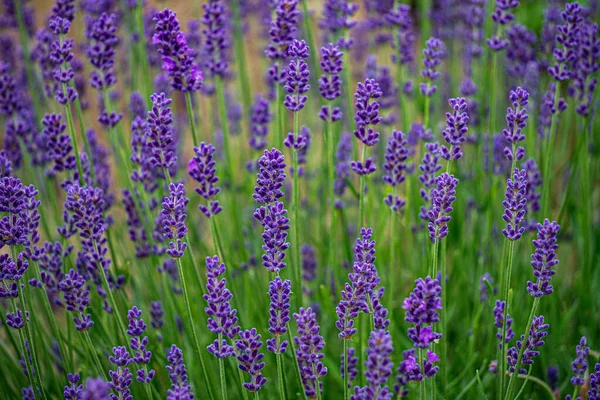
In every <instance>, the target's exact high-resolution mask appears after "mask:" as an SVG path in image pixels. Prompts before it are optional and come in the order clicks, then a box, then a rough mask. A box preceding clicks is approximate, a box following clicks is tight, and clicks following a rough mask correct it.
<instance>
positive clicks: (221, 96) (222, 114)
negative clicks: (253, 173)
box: [190, 76, 233, 186]
mask: <svg viewBox="0 0 600 400" xmlns="http://www.w3.org/2000/svg"><path fill="white" fill-rule="evenodd" d="M215 92H216V93H217V102H218V103H219V118H220V120H221V130H222V131H223V152H224V153H225V173H226V174H227V177H228V178H229V180H230V181H233V170H232V163H233V159H232V158H231V152H230V149H229V121H228V119H227V107H226V105H225V92H224V90H223V78H222V77H220V76H215ZM190 115H191V114H190ZM232 186H233V185H232Z"/></svg>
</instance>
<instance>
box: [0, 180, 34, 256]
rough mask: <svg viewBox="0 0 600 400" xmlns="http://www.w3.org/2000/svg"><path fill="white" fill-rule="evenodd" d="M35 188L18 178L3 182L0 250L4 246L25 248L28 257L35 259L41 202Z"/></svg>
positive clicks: (0, 206)
mask: <svg viewBox="0 0 600 400" xmlns="http://www.w3.org/2000/svg"><path fill="white" fill-rule="evenodd" d="M37 194H38V191H37V190H36V189H35V187H34V186H33V185H29V186H25V185H23V184H22V183H21V180H19V178H13V177H4V178H0V212H2V213H3V215H4V216H3V217H2V218H1V219H0V248H2V247H4V246H5V245H8V246H18V245H23V246H25V247H26V250H27V252H26V254H27V255H33V256H35V254H33V253H35V247H32V245H34V244H35V243H37V242H38V240H39V234H38V230H37V228H38V226H39V224H40V215H39V213H38V211H37V209H38V207H39V205H40V204H41V202H40V201H39V200H37V198H36V196H37Z"/></svg>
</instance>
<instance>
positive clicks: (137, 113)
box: [129, 92, 148, 121]
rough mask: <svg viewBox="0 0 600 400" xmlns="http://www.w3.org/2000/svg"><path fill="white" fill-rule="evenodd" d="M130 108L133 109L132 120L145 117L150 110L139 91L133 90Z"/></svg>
mask: <svg viewBox="0 0 600 400" xmlns="http://www.w3.org/2000/svg"><path fill="white" fill-rule="evenodd" d="M129 110H130V111H131V120H132V121H133V120H135V119H136V118H138V117H139V118H142V119H143V118H144V117H145V116H146V113H147V112H148V110H147V107H146V102H145V101H144V98H143V97H142V95H141V94H140V93H139V92H131V96H130V97H129Z"/></svg>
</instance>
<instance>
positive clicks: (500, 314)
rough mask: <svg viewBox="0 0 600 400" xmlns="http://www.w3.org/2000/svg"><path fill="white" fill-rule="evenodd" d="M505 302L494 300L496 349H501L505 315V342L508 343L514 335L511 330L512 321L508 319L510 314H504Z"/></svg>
mask: <svg viewBox="0 0 600 400" xmlns="http://www.w3.org/2000/svg"><path fill="white" fill-rule="evenodd" d="M505 307H506V302H504V301H500V300H496V305H495V306H494V326H495V327H496V328H498V332H497V333H496V337H497V338H498V342H499V343H498V348H500V349H501V348H502V346H503V344H502V330H503V329H504V316H505V315H506V335H505V342H506V343H509V342H510V341H511V340H512V339H513V338H514V337H515V333H514V331H513V329H512V323H513V319H512V318H511V317H510V314H508V313H505Z"/></svg>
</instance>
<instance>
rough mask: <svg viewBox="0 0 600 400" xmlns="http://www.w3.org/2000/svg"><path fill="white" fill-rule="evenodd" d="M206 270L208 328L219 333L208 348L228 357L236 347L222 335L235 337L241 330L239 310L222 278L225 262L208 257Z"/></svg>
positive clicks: (211, 351)
mask: <svg viewBox="0 0 600 400" xmlns="http://www.w3.org/2000/svg"><path fill="white" fill-rule="evenodd" d="M206 271H207V272H206V276H207V282H206V294H204V295H203V296H202V297H203V298H204V300H205V301H206V302H207V304H208V305H207V307H206V308H205V309H204V311H205V312H206V314H207V315H208V329H210V331H211V332H212V333H215V334H217V335H219V338H218V339H217V340H215V341H214V342H213V343H212V344H210V345H209V346H208V347H207V349H208V352H209V353H211V354H213V355H214V356H215V357H217V358H227V357H230V356H233V355H234V354H235V349H234V347H233V346H231V345H229V344H228V343H227V340H225V339H222V337H223V336H224V337H226V338H229V339H233V338H234V337H235V336H236V335H237V334H238V333H239V332H240V327H239V326H238V325H237V322H238V318H237V316H236V314H237V311H236V310H235V309H232V308H231V304H230V302H229V301H230V300H231V298H232V297H233V295H232V294H231V292H230V291H229V289H227V286H226V284H227V280H226V279H225V278H221V276H222V275H224V274H225V264H223V263H220V262H219V257H217V256H213V257H212V258H211V257H207V258H206Z"/></svg>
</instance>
